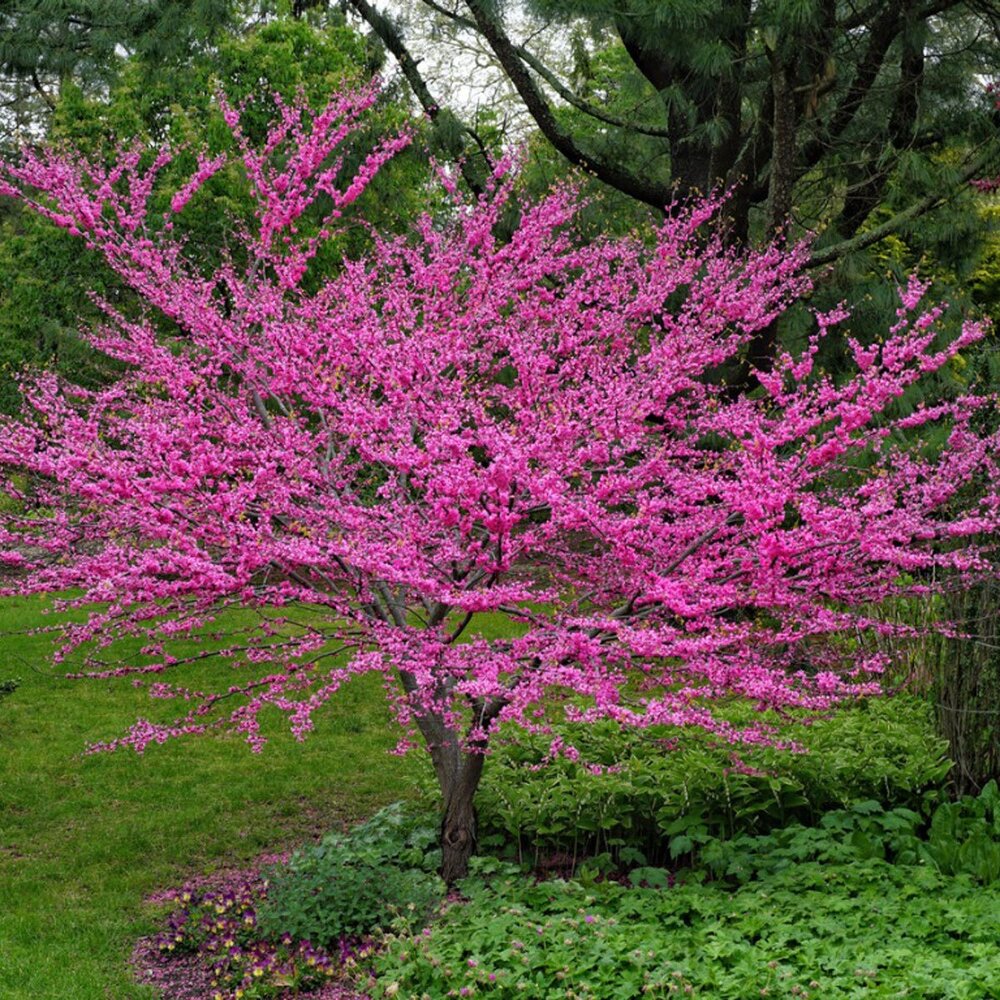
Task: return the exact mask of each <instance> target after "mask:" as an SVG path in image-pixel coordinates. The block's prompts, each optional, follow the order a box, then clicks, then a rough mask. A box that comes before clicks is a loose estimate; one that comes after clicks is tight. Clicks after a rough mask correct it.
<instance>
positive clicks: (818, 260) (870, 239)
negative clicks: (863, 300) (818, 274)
mask: <svg viewBox="0 0 1000 1000" xmlns="http://www.w3.org/2000/svg"><path fill="white" fill-rule="evenodd" d="M997 155H998V150H997V149H996V147H995V145H994V144H993V143H989V144H988V148H987V150H986V152H985V153H983V154H982V155H981V156H978V157H976V159H975V160H972V161H970V162H969V163H968V164H967V165H966V167H965V169H963V170H962V171H961V173H960V174H959V175H958V177H957V178H956V182H955V189H956V190H953V191H952V192H951V193H950V194H943V195H942V194H929V195H926V196H925V197H923V198H921V199H920V200H919V201H916V202H914V203H913V204H912V205H910V206H909V207H907V208H905V209H903V211H901V212H897V213H896V214H895V215H894V216H893V217H892V218H891V219H888V220H886V221H885V222H883V223H882V224H881V225H880V226H876V227H875V228H874V229H869V230H868V231H867V232H863V233H859V234H858V235H857V236H854V237H852V238H851V239H849V240H842V241H841V242H840V243H834V244H833V246H829V247H826V248H825V249H823V250H817V251H816V253H814V254H812V255H811V256H810V258H809V260H808V262H807V263H806V266H807V267H810V268H812V267H821V266H823V265H824V264H831V263H833V261H835V260H837V259H838V258H840V257H843V256H844V255H845V254H849V253H856V252H857V251H859V250H864V249H865V248H866V247H870V246H872V245H873V244H875V243H878V242H879V240H883V239H885V237H886V236H891V235H892V234H893V233H894V232H896V231H897V230H899V229H902V228H903V227H904V226H905V225H906V224H907V223H909V222H912V221H913V220H914V219H917V218H919V217H920V216H921V215H925V214H926V213H927V212H930V211H932V210H933V209H935V208H938V207H939V206H941V205H944V204H945V203H947V202H948V201H950V200H951V199H952V198H953V197H954V196H955V193H957V189H958V188H959V187H961V185H963V184H965V183H967V182H968V181H970V180H972V178H973V177H975V176H977V175H978V174H982V173H983V172H984V171H986V169H987V168H988V167H989V165H990V163H991V162H992V161H993V160H994V159H995V158H996V157H997Z"/></svg>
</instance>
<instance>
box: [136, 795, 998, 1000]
mask: <svg viewBox="0 0 1000 1000" xmlns="http://www.w3.org/2000/svg"><path fill="white" fill-rule="evenodd" d="M433 843H434V825H433V820H432V819H431V821H430V822H429V823H427V822H426V821H425V820H423V821H422V819H421V817H420V814H419V812H410V813H406V812H404V811H403V810H401V809H400V808H399V807H392V808H390V809H385V810H382V811H381V812H380V813H379V814H377V815H376V816H375V817H373V818H372V819H371V820H369V821H368V822H366V823H365V824H362V825H361V826H359V827H356V828H355V829H354V830H353V831H351V832H350V833H348V834H342V833H338V834H335V835H334V836H332V837H328V838H324V840H323V841H322V842H320V843H319V844H318V845H311V846H309V847H307V848H305V849H304V850H303V851H301V852H299V853H298V854H297V855H295V856H293V858H292V861H291V863H287V862H286V863H284V864H278V865H277V866H275V867H272V868H269V869H265V871H264V874H263V876H261V874H260V873H257V875H256V877H254V878H246V879H244V880H242V881H241V882H239V883H237V884H232V883H229V884H227V885H226V887H225V888H224V889H220V888H219V887H217V886H213V887H212V888H211V891H207V892H206V891H200V890H198V889H193V890H192V889H185V890H181V891H180V892H177V893H174V894H173V898H174V899H177V900H179V901H180V905H179V907H178V908H177V909H175V910H174V911H173V912H172V913H171V914H170V916H169V918H168V920H167V923H166V926H165V928H164V930H163V931H162V932H161V933H160V935H159V936H158V937H157V938H156V939H155V941H156V943H157V946H158V948H159V949H160V952H161V954H162V955H164V956H167V957H168V958H169V959H174V958H175V957H176V954H177V952H197V953H198V954H199V955H200V956H201V959H202V962H203V963H204V964H205V966H206V967H210V968H211V970H212V975H213V988H216V989H218V990H219V993H220V995H221V996H223V997H229V996H241V995H245V996H247V997H258V998H272V997H275V998H276V997H281V996H286V995H289V994H288V992H287V991H288V990H295V989H297V988H302V989H309V988H310V987H312V986H315V985H316V984H319V983H324V982H334V981H337V980H340V981H343V978H344V977H347V982H351V980H352V979H353V980H354V981H356V982H357V984H358V987H359V988H363V989H365V990H366V992H370V993H371V994H372V995H374V996H378V997H392V996H400V997H407V998H419V1000H423V998H425V997H430V998H432V1000H434V998H438V997H464V996H497V997H518V996H524V997H532V998H534V997H538V998H549V997H551V998H567V997H570V998H572V997H577V998H581V997H593V998H620V1000H629V998H635V1000H639V998H642V997H646V996H672V995H694V996H704V997H718V998H722V1000H736V998H743V997H748V996H758V995H764V996H779V997H803V996H810V995H812V996H815V997H821V996H822V997H826V996H831V997H860V996H913V997H918V996H919V997H925V996H926V997H956V998H968V1000H972V998H976V1000H979V998H983V997H987V996H991V995H993V993H991V990H995V989H996V988H997V987H1000V959H998V956H997V953H996V949H995V948H994V947H993V946H992V945H993V942H994V941H995V937H996V934H997V933H998V931H1000V906H998V904H1000V792H998V790H997V786H996V784H995V783H993V784H990V785H988V786H987V787H986V788H985V789H984V790H983V792H982V794H981V795H979V796H978V797H964V798H962V799H961V800H959V801H957V802H945V803H942V804H940V805H938V806H937V807H936V808H934V809H928V810H927V811H926V812H925V813H924V814H923V815H921V814H918V813H916V812H914V811H913V810H910V809H906V808H902V807H896V808H890V809H887V808H884V807H883V806H882V805H880V804H879V803H878V802H875V801H871V800H869V801H859V802H856V803H854V804H853V805H852V806H851V807H850V808H847V809H840V810H833V811H830V812H827V813H825V814H823V816H822V818H821V819H820V822H819V823H818V824H817V825H815V826H802V825H798V824H793V825H790V826H786V827H781V828H779V829H777V830H775V831H772V832H771V833H769V834H765V835H750V834H745V833H743V834H738V835H736V836H733V837H729V838H721V839H720V838H708V839H707V840H706V842H705V843H704V844H703V845H702V849H701V851H700V852H699V855H698V856H697V858H696V859H695V862H694V864H692V865H685V866H682V867H677V866H675V867H673V868H671V869H665V868H657V867H652V866H648V865H642V864H640V865H635V864H631V865H629V866H628V867H627V868H624V867H619V868H617V869H616V870H612V869H609V868H607V867H604V866H602V865H600V864H599V863H597V862H599V861H600V859H599V858H598V859H587V860H585V861H584V862H583V863H582V864H581V865H580V866H579V868H578V870H577V873H576V876H575V878H573V879H571V880H569V881H566V880H563V879H538V878H537V877H531V876H530V875H528V874H527V871H526V868H525V867H524V866H518V865H512V864H509V863H505V862H503V861H500V860H497V859H495V858H489V857H485V856H484V857H480V858H477V859H474V864H473V873H472V875H471V876H470V877H468V878H466V879H463V880H462V881H461V882H459V883H458V884H457V890H458V891H457V893H455V894H452V895H451V896H450V897H449V898H448V899H447V901H444V902H443V905H441V904H442V896H441V894H440V893H439V892H438V893H436V894H435V893H431V894H428V893H427V891H426V887H427V885H428V883H427V882H426V880H427V879H428V877H429V871H430V870H432V869H433V867H434V866H435V865H436V860H437V859H436V858H435V857H434V855H435V853H436V852H435V851H434V850H433V849H432V845H433ZM636 857H637V852H636V853H634V854H633V855H632V858H633V860H634V859H635V858H636ZM359 862H360V864H359ZM362 868H367V869H368V871H369V872H371V875H370V876H369V877H368V881H367V883H365V884H359V882H358V876H359V872H360V871H361V869H362ZM407 868H408V870H409V874H410V875H411V880H409V881H406V880H402V879H400V878H399V876H400V875H401V874H402V873H403V872H404V871H405V870H407ZM317 876H319V877H318V878H317ZM435 895H436V896H437V900H436V902H435V904H434V905H433V906H430V905H428V904H429V903H431V901H432V900H433V899H434V896H435ZM387 903H388V904H390V905H389V907H388V908H387V906H386V904H387ZM283 927H284V928H288V929H286V930H282V929H281V928H283ZM334 977H337V979H335V978H334ZM237 991H242V993H241V992H237Z"/></svg>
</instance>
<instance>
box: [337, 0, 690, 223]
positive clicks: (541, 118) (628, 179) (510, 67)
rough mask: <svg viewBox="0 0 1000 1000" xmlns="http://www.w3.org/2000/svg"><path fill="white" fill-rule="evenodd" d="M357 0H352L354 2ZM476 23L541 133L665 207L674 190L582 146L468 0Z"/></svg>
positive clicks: (492, 21)
mask: <svg viewBox="0 0 1000 1000" xmlns="http://www.w3.org/2000/svg"><path fill="white" fill-rule="evenodd" d="M354 2H355V0H351V3H354ZM466 4H467V6H468V8H469V10H470V11H471V12H472V15H473V17H474V18H475V22H476V26H477V27H478V28H479V31H480V33H481V34H482V35H483V37H484V38H485V39H486V41H487V42H488V43H489V45H490V48H492V49H493V53H494V54H495V55H496V57H497V60H498V61H499V63H500V65H501V67H502V68H503V71H504V72H505V73H506V74H507V77H508V78H509V79H510V82H511V83H512V84H513V85H514V89H515V90H516V91H517V92H518V94H519V96H520V98H521V100H522V101H524V105H525V107H526V108H527V110H528V113H529V114H530V115H531V117H532V118H534V120H535V124H536V125H538V127H539V129H540V130H541V132H542V134H543V135H544V136H545V138H546V139H548V140H549V142H550V143H552V145H553V146H554V147H555V148H556V149H557V150H558V151H559V152H560V153H562V155H563V156H565V157H566V159H567V160H569V162H570V163H572V164H574V165H575V166H578V167H581V168H582V169H584V170H586V171H587V172H588V173H591V174H593V175H594V176H595V177H596V178H597V179H598V180H601V181H604V183H605V184H609V185H611V186H612V187H614V188H617V189H618V190H619V191H621V192H622V193H623V194H626V195H628V196H629V197H631V198H635V199H636V201H641V202H643V203H644V204H646V205H651V206H652V207H653V208H658V209H660V210H662V209H663V208H664V206H666V205H667V203H668V202H669V201H670V200H671V191H670V190H669V189H665V188H664V187H663V186H662V185H660V184H650V183H648V182H646V181H644V180H642V179H641V178H639V177H637V176H635V175H634V174H632V173H631V172H629V171H627V170H624V169H622V168H620V167H616V166H613V165H611V164H608V163H605V162H603V161H601V160H598V159H596V158H594V157H592V156H590V155H589V154H588V153H586V152H585V151H584V150H582V149H581V148H580V147H579V146H578V145H577V144H576V142H575V141H574V140H573V139H572V137H571V136H570V135H569V134H568V133H567V132H566V131H564V130H563V128H562V127H561V126H560V125H559V123H558V122H557V121H556V118H555V115H554V114H553V112H552V108H551V107H550V106H549V103H548V101H547V100H546V98H545V95H544V94H543V93H542V92H541V90H539V88H538V85H537V84H536V83H535V81H534V79H532V76H531V74H530V73H529V71H528V69H527V68H526V66H525V65H524V63H523V62H522V61H521V59H520V57H519V56H518V54H517V50H516V47H515V46H514V44H513V42H512V41H511V40H510V38H509V37H508V35H507V34H506V32H505V31H504V30H503V28H502V27H501V25H500V23H499V21H498V20H497V18H496V17H495V16H494V14H493V11H492V10H491V9H490V8H489V6H488V4H487V3H486V2H484V0H466Z"/></svg>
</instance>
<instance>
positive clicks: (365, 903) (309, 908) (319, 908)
mask: <svg viewBox="0 0 1000 1000" xmlns="http://www.w3.org/2000/svg"><path fill="white" fill-rule="evenodd" d="M436 842H437V830H436V829H435V828H434V827H433V826H430V825H428V824H427V823H426V822H424V821H422V820H421V819H420V818H417V817H415V816H413V815H410V814H408V813H407V812H406V811H405V810H404V808H403V806H402V805H401V804H400V803H396V804H394V805H391V806H387V807H386V808H385V809H382V810H381V811H380V812H378V813H376V814H375V815H374V816H373V817H372V818H371V819H369V820H368V821H367V822H366V823H363V824H361V825H360V826H357V827H355V828H354V829H352V830H351V831H350V832H349V833H331V834H328V835H327V836H326V837H324V838H323V840H322V841H321V842H320V843H319V844H317V845H314V846H309V847H304V848H302V849H300V850H299V851H297V852H296V853H295V854H293V855H292V857H291V858H290V860H289V861H288V862H287V863H286V864H283V865H279V866H277V867H275V868H272V869H270V870H269V871H268V873H267V879H268V888H267V897H266V899H264V900H262V901H261V904H260V908H259V912H258V914H257V923H258V926H259V928H260V931H261V933H262V934H263V935H264V936H267V935H270V936H273V937H278V936H279V935H291V936H292V937H293V938H296V939H298V940H305V941H311V942H312V943H313V944H318V945H323V946H327V945H331V944H333V943H335V942H337V941H339V940H340V939H341V938H343V937H362V936H364V935H367V934H369V933H371V932H372V931H373V930H374V929H375V928H377V927H380V926H383V925H388V923H389V922H390V921H391V920H392V919H394V918H401V919H403V920H404V921H405V922H406V923H407V924H408V925H411V924H412V925H420V926H423V923H424V922H425V921H426V919H427V917H428V916H429V915H430V913H431V911H432V910H433V908H434V907H435V906H436V905H437V904H438V903H439V902H440V900H441V898H442V896H443V893H444V884H443V883H442V882H441V880H440V879H439V878H438V877H437V875H436V874H435V872H436V870H437V868H438V867H439V865H440V857H439V852H438V851H436V850H434V849H433V846H434V845H435V844H436Z"/></svg>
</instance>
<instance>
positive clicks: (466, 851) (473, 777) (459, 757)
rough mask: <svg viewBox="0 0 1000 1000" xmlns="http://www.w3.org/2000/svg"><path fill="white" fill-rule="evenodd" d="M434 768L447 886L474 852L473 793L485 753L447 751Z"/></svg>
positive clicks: (464, 869)
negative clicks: (438, 788) (441, 803)
mask: <svg viewBox="0 0 1000 1000" xmlns="http://www.w3.org/2000/svg"><path fill="white" fill-rule="evenodd" d="M431 756H432V757H433V758H434V765H435V770H437V773H438V782H439V784H440V786H441V796H442V798H443V800H444V809H443V811H442V815H441V877H442V878H443V879H444V881H445V883H446V884H447V885H453V884H454V883H455V882H456V881H457V880H458V879H460V878H465V876H466V875H467V874H468V873H469V858H471V857H472V855H473V854H475V852H476V835H477V831H476V808H475V804H474V802H475V795H476V789H477V788H478V787H479V779H480V778H481V777H482V774H483V764H484V763H485V760H486V758H485V755H484V754H482V753H468V752H461V751H458V752H456V753H453V754H447V755H446V756H447V757H448V758H449V759H448V761H447V762H446V766H445V767H444V768H441V767H439V766H438V759H437V757H435V754H434V751H433V750H432V751H431Z"/></svg>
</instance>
